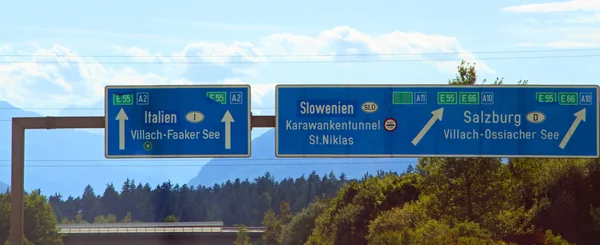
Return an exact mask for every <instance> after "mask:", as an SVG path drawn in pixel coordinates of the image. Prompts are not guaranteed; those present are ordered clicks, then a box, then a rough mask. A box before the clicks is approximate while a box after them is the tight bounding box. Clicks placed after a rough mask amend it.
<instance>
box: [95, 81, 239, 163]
mask: <svg viewBox="0 0 600 245" xmlns="http://www.w3.org/2000/svg"><path fill="white" fill-rule="evenodd" d="M105 96H106V98H105V120H106V122H105V123H106V127H105V155H106V157H107V158H156V157H169V158H184V157H195V158H213V157H250V154H251V134H250V131H251V125H250V120H251V113H250V112H251V110H250V86H248V85H221V86H214V85H207V86H204V85H191V86H180V85H176V86H107V87H106V89H105Z"/></svg>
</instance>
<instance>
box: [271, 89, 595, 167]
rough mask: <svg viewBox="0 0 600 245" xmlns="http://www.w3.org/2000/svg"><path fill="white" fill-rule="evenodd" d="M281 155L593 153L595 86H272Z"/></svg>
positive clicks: (589, 155)
mask: <svg viewBox="0 0 600 245" xmlns="http://www.w3.org/2000/svg"><path fill="white" fill-rule="evenodd" d="M276 100H277V101H276V112H275V113H276V129H275V130H276V138H275V139H276V140H275V141H276V143H275V144H276V149H275V154H276V156H278V157H543V158H551V157H557V158H596V157H598V156H599V149H598V148H599V146H600V144H599V138H600V137H599V129H598V128H599V126H600V125H599V121H600V120H599V117H598V116H599V115H598V109H599V107H598V86H536V85H527V86H517V85H513V86H511V85H502V86H449V85H442V86H440V85H431V86H429V85H415V86H412V85H278V86H277V88H276Z"/></svg>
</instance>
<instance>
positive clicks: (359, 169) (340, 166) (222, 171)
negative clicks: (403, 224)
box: [188, 129, 417, 186]
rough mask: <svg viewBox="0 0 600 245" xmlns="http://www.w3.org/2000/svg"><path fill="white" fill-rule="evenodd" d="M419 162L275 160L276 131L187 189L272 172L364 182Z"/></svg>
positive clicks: (211, 166) (216, 163)
mask: <svg viewBox="0 0 600 245" xmlns="http://www.w3.org/2000/svg"><path fill="white" fill-rule="evenodd" d="M416 162H417V159H415V158H339V159H332V158H276V157H275V130H274V129H271V130H269V131H267V132H266V133H264V134H263V135H261V136H259V137H257V138H255V139H254V140H253V141H252V156H251V157H250V158H235V159H227V158H215V159H212V160H210V161H209V162H208V163H207V164H206V165H204V166H203V167H202V169H201V170H200V172H199V173H198V175H197V176H196V177H194V178H193V179H191V180H190V181H189V182H188V185H194V186H197V185H205V186H212V185H214V184H215V183H223V182H225V181H227V180H234V179H236V178H239V179H242V180H243V179H246V178H248V179H250V180H252V179H254V178H256V177H259V176H263V175H264V174H265V172H267V171H268V172H269V173H270V174H271V176H274V177H275V179H277V180H281V179H283V178H287V177H300V176H302V175H308V174H310V173H311V172H312V171H316V172H317V173H318V174H319V175H321V176H322V174H329V173H330V172H332V171H333V172H334V174H335V175H336V176H338V177H339V175H340V174H341V173H344V174H346V176H347V177H348V178H361V177H362V176H364V175H365V174H366V173H370V174H376V173H377V170H384V171H390V170H392V171H396V172H404V171H405V170H406V168H407V167H408V166H409V165H410V164H412V165H413V166H414V165H415V163H416Z"/></svg>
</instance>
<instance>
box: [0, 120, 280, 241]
mask: <svg viewBox="0 0 600 245" xmlns="http://www.w3.org/2000/svg"><path fill="white" fill-rule="evenodd" d="M251 125H252V127H253V128H274V127H275V116H252V121H251ZM104 127H105V125H104V117H18V118H13V119H12V142H11V144H12V152H11V180H10V181H11V186H10V193H11V197H10V202H11V211H10V244H11V245H23V237H24V233H25V231H24V228H25V220H24V212H23V211H24V208H25V206H24V196H25V186H24V185H25V130H27V129H77V128H79V129H81V128H104Z"/></svg>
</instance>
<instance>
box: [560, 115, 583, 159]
mask: <svg viewBox="0 0 600 245" xmlns="http://www.w3.org/2000/svg"><path fill="white" fill-rule="evenodd" d="M573 115H575V121H574V122H573V124H571V127H570V128H569V131H567V133H566V134H565V137H564V138H563V139H562V141H561V142H560V145H558V147H560V148H561V149H565V146H567V143H569V140H570V139H571V136H573V134H574V133H575V130H577V126H579V123H581V121H584V122H585V108H583V109H581V111H578V112H576V113H575V114H573Z"/></svg>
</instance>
